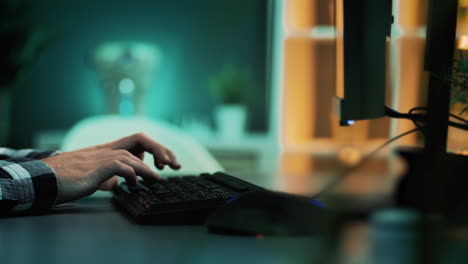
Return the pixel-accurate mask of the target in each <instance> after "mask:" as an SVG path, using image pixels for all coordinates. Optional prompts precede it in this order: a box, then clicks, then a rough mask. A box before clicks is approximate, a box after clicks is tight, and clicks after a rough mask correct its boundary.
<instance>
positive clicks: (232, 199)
mask: <svg viewBox="0 0 468 264" xmlns="http://www.w3.org/2000/svg"><path fill="white" fill-rule="evenodd" d="M237 198H239V196H233V197H231V198H229V199H227V200H226V203H231V202H233V201H235V200H237Z"/></svg>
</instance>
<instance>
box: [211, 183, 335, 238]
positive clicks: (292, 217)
mask: <svg viewBox="0 0 468 264" xmlns="http://www.w3.org/2000/svg"><path fill="white" fill-rule="evenodd" d="M333 217H334V214H333V212H332V211H330V210H329V209H327V208H326V207H325V205H323V204H322V203H320V202H319V201H317V200H313V199H311V198H308V197H304V196H297V195H292V194H288V193H282V192H274V191H257V192H251V193H247V194H244V195H241V196H238V197H233V198H231V199H229V200H227V202H226V204H225V205H224V206H221V207H220V208H218V209H217V210H216V211H215V212H214V213H213V214H211V215H210V216H209V217H208V218H207V220H206V222H205V225H206V226H207V228H208V230H209V231H210V232H213V233H218V234H230V235H265V236H291V235H315V234H320V233H322V232H323V231H324V230H325V229H326V225H327V224H328V223H330V222H331V220H332V219H333Z"/></svg>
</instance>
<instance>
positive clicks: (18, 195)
mask: <svg viewBox="0 0 468 264" xmlns="http://www.w3.org/2000/svg"><path fill="white" fill-rule="evenodd" d="M57 153H58V152H56V151H40V150H34V149H22V150H13V149H7V148H0V215H5V214H8V213H11V212H24V211H40V210H44V209H47V208H50V207H52V206H53V205H54V204H55V202H56V200H57V193H58V187H57V179H56V177H55V173H54V170H53V169H52V168H51V167H49V166H48V165H47V164H46V163H45V162H43V161H41V160H39V159H43V158H47V157H50V156H53V155H56V154H57Z"/></svg>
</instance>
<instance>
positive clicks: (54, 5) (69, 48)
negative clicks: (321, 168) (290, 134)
mask: <svg viewBox="0 0 468 264" xmlns="http://www.w3.org/2000/svg"><path fill="white" fill-rule="evenodd" d="M34 5H35V8H34V10H33V13H34V14H35V15H36V17H37V19H38V21H40V22H41V23H44V24H46V25H47V26H49V27H50V29H52V30H53V31H57V32H59V33H60V35H59V38H58V40H57V41H56V42H54V43H53V44H52V46H50V48H49V49H48V50H47V51H46V52H45V53H43V54H42V55H41V57H40V58H39V61H38V62H37V63H36V64H35V65H34V66H33V69H32V71H31V73H30V74H29V75H27V78H26V79H24V80H23V81H21V82H20V83H19V84H18V85H17V87H16V89H15V93H14V101H13V104H14V106H13V112H14V114H13V124H12V130H13V131H12V134H13V137H12V140H11V143H12V144H11V145H12V146H13V147H29V146H31V144H32V139H33V136H34V135H35V133H37V132H38V131H41V130H50V129H68V128H70V127H71V126H72V125H73V124H75V123H76V122H77V121H79V120H81V119H83V118H85V117H88V116H92V115H96V114H102V113H104V111H105V105H104V102H105V98H104V95H103V92H102V91H101V88H100V87H99V83H98V78H97V73H96V72H95V71H94V69H93V68H92V67H91V66H90V65H87V64H86V60H85V58H86V55H87V54H88V53H89V52H90V51H92V50H93V49H94V48H95V47H96V46H97V45H99V44H100V43H102V42H105V41H147V42H153V43H155V44H156V45H157V46H158V47H159V48H160V52H161V55H162V58H161V64H160V67H159V70H158V71H157V73H156V78H155V81H154V83H153V85H152V87H151V90H150V92H149V93H148V96H147V97H146V98H145V101H146V104H145V105H146V110H147V111H146V112H147V114H148V115H149V116H151V117H155V118H162V119H165V120H168V121H170V122H174V123H177V122H179V120H180V119H181V117H183V116H186V115H187V114H189V113H195V115H199V116H205V117H211V115H212V114H211V113H212V110H213V107H214V106H215V101H214V98H212V96H211V95H210V93H209V91H208V89H207V83H208V79H209V78H210V76H211V75H213V74H216V73H217V72H218V71H219V70H220V68H221V67H222V66H223V65H224V64H225V63H226V62H233V63H236V64H238V65H241V66H248V67H249V68H250V69H251V70H252V71H253V73H254V77H255V80H256V84H257V86H256V87H257V89H256V90H255V91H253V93H255V102H253V103H252V104H251V105H250V106H249V108H250V109H249V110H250V115H251V119H250V121H249V130H250V131H255V132H262V131H263V132H264V131H266V128H267V125H268V124H267V117H268V114H267V113H268V109H267V100H266V97H267V96H266V94H267V89H266V85H265V83H266V81H265V76H266V73H265V72H266V70H265V69H266V65H265V61H266V0H235V1H233V0H222V1H221V0H178V1H177V0H173V1H169V0H146V1H143V0H133V1H130V0H129V1H124V0H99V1H96V0H80V1H68V0H61V1H59V0H55V1H54V0H34Z"/></svg>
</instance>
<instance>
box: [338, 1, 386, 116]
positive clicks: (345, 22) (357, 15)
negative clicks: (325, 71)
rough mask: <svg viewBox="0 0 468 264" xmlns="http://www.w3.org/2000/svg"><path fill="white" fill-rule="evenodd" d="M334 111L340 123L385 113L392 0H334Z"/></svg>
mask: <svg viewBox="0 0 468 264" xmlns="http://www.w3.org/2000/svg"><path fill="white" fill-rule="evenodd" d="M335 12H336V13H335V26H336V36H337V38H336V65H337V70H336V75H337V76H336V77H337V78H336V79H337V91H336V95H337V96H336V97H334V103H333V105H334V106H333V107H334V112H335V113H337V115H338V117H339V120H340V125H350V124H351V123H352V122H354V121H355V120H364V119H374V118H380V117H383V116H384V115H385V83H386V80H385V79H386V70H385V66H386V54H387V52H386V47H387V42H386V39H387V37H388V36H390V29H391V24H392V19H393V18H392V1H391V0H335Z"/></svg>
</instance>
